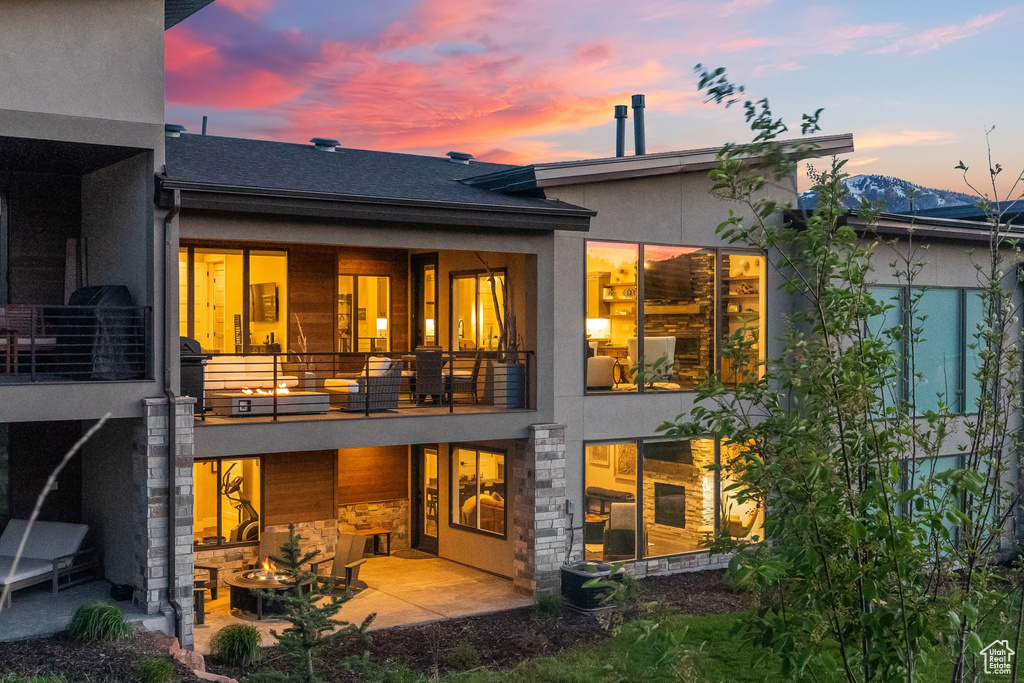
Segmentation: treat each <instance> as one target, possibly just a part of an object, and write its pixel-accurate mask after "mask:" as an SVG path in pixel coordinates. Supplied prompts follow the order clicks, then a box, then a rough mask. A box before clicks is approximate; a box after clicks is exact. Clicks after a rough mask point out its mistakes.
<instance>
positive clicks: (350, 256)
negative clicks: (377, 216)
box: [337, 247, 410, 352]
mask: <svg viewBox="0 0 1024 683" xmlns="http://www.w3.org/2000/svg"><path fill="white" fill-rule="evenodd" d="M337 274H338V275H376V276H388V277H390V278H391V325H392V339H391V350H392V351H393V352H401V351H408V350H409V297H410V294H409V252H407V251H405V250H404V249H373V248H369V247H339V248H338V270H337Z"/></svg>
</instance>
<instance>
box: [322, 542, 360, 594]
mask: <svg viewBox="0 0 1024 683" xmlns="http://www.w3.org/2000/svg"><path fill="white" fill-rule="evenodd" d="M365 553H366V537H365V536H357V535H355V534H338V545H337V547H336V550H335V552H334V555H333V556H332V557H323V558H320V559H318V560H316V561H315V562H310V563H309V567H310V571H311V572H313V574H314V575H317V576H319V574H320V566H321V565H324V564H327V563H328V562H330V564H331V573H330V578H331V579H332V580H333V581H334V587H335V588H336V589H337V588H339V587H341V586H344V588H345V591H346V592H349V591H353V590H362V589H363V588H366V583H365V582H363V581H360V580H359V568H360V567H362V566H363V564H365V563H366V560H365V559H363V555H364V554H365Z"/></svg>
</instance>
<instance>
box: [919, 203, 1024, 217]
mask: <svg viewBox="0 0 1024 683" xmlns="http://www.w3.org/2000/svg"><path fill="white" fill-rule="evenodd" d="M993 208H994V209H995V210H997V211H998V212H999V213H1001V214H1002V220H1003V222H1007V223H1022V222H1024V200H1020V199H1018V200H1014V201H1008V202H999V203H998V205H997V206H993ZM907 215H911V212H909V211H908V212H907ZM912 215H914V216H919V217H926V218H955V219H959V220H966V221H987V220H988V219H989V216H988V214H986V213H985V209H980V208H978V207H977V206H976V205H974V204H960V205H957V206H939V207H935V208H934V209H917V210H915V211H913V212H912Z"/></svg>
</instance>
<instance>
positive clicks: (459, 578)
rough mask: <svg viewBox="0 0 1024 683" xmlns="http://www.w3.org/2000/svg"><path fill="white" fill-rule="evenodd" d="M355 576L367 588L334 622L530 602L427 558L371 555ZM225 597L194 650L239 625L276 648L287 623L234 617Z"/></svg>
mask: <svg viewBox="0 0 1024 683" xmlns="http://www.w3.org/2000/svg"><path fill="white" fill-rule="evenodd" d="M359 578H360V580H362V581H364V582H366V584H367V586H368V587H367V588H366V589H364V590H362V591H360V592H358V593H356V594H355V596H354V597H353V598H352V599H351V600H350V601H349V602H347V603H346V604H345V606H344V607H343V608H342V610H341V612H340V613H339V615H338V618H339V619H344V620H346V621H349V622H353V623H361V622H362V620H363V619H365V618H366V616H367V615H368V614H372V613H374V612H376V613H377V617H376V618H375V619H374V620H373V623H372V624H371V626H370V629H371V630H375V629H382V628H389V627H392V626H408V625H411V624H421V623H425V622H430V621H438V620H441V619H450V618H453V617H462V616H467V615H471V614H486V613H488V612H497V611H500V610H506V609H513V608H516V607H525V606H529V605H532V604H533V599H532V598H530V597H527V596H525V595H521V594H519V593H516V592H515V591H513V589H512V581H511V580H509V579H504V578H501V577H497V576H493V575H491V574H487V573H484V572H481V571H477V570H475V569H471V568H469V567H466V566H464V565H461V564H457V563H455V562H450V561H448V560H442V559H439V558H436V557H433V556H428V555H423V556H422V557H421V558H418V559H407V558H402V557H395V556H391V557H374V558H371V559H368V560H367V561H366V564H365V565H364V566H363V568H362V570H361V572H360V574H359ZM228 593H229V591H228V590H227V589H222V590H221V591H220V594H219V595H218V599H217V600H216V601H214V602H207V604H206V612H207V613H206V623H205V624H204V625H203V626H196V627H195V649H196V650H197V651H198V652H202V653H203V654H206V653H208V652H209V647H210V638H212V637H213V634H214V633H216V632H217V631H218V630H219V629H221V628H223V627H224V626H226V625H228V624H231V623H237V622H244V623H247V624H252V625H253V626H256V627H257V628H258V629H259V630H260V632H261V633H262V634H263V644H264V645H272V644H274V642H275V641H274V637H273V636H271V635H270V629H276V630H278V631H280V630H281V629H282V628H283V626H282V625H283V624H285V623H286V622H283V621H280V620H278V619H275V618H264V619H263V620H262V621H256V620H255V619H253V618H249V617H246V616H241V617H240V616H237V615H233V614H232V613H231V610H230V608H229V604H228Z"/></svg>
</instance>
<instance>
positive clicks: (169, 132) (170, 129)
mask: <svg viewBox="0 0 1024 683" xmlns="http://www.w3.org/2000/svg"><path fill="white" fill-rule="evenodd" d="M184 132H185V126H183V125H181V124H180V123H165V124H164V136H165V137H169V138H180V137H181V134H182V133H184Z"/></svg>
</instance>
